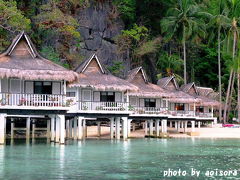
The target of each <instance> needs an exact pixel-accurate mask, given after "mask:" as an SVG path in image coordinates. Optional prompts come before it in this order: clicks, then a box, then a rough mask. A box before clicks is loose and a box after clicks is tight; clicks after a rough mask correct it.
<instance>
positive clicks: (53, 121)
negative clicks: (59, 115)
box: [50, 116, 55, 142]
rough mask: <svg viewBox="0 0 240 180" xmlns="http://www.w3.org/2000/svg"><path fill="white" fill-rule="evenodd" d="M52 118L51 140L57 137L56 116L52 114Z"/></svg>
mask: <svg viewBox="0 0 240 180" xmlns="http://www.w3.org/2000/svg"><path fill="white" fill-rule="evenodd" d="M50 118H51V141H52V142H53V141H54V139H55V116H50Z"/></svg>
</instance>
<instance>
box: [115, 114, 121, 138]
mask: <svg viewBox="0 0 240 180" xmlns="http://www.w3.org/2000/svg"><path fill="white" fill-rule="evenodd" d="M115 121H116V137H115V138H116V139H118V140H119V139H120V137H121V134H120V121H121V119H120V117H116V119H115Z"/></svg>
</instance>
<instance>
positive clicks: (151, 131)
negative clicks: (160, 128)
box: [149, 120, 153, 136]
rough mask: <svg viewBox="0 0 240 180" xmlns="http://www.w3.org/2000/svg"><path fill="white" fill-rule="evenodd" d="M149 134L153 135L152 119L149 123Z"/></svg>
mask: <svg viewBox="0 0 240 180" xmlns="http://www.w3.org/2000/svg"><path fill="white" fill-rule="evenodd" d="M149 135H150V136H153V120H150V124H149Z"/></svg>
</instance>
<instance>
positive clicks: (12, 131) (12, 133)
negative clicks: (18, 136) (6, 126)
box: [11, 118, 15, 139]
mask: <svg viewBox="0 0 240 180" xmlns="http://www.w3.org/2000/svg"><path fill="white" fill-rule="evenodd" d="M14 126H15V124H14V119H13V118H11V139H13V138H14Z"/></svg>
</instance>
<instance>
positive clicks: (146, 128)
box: [145, 120, 148, 136]
mask: <svg viewBox="0 0 240 180" xmlns="http://www.w3.org/2000/svg"><path fill="white" fill-rule="evenodd" d="M145 136H148V121H147V120H146V121H145Z"/></svg>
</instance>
